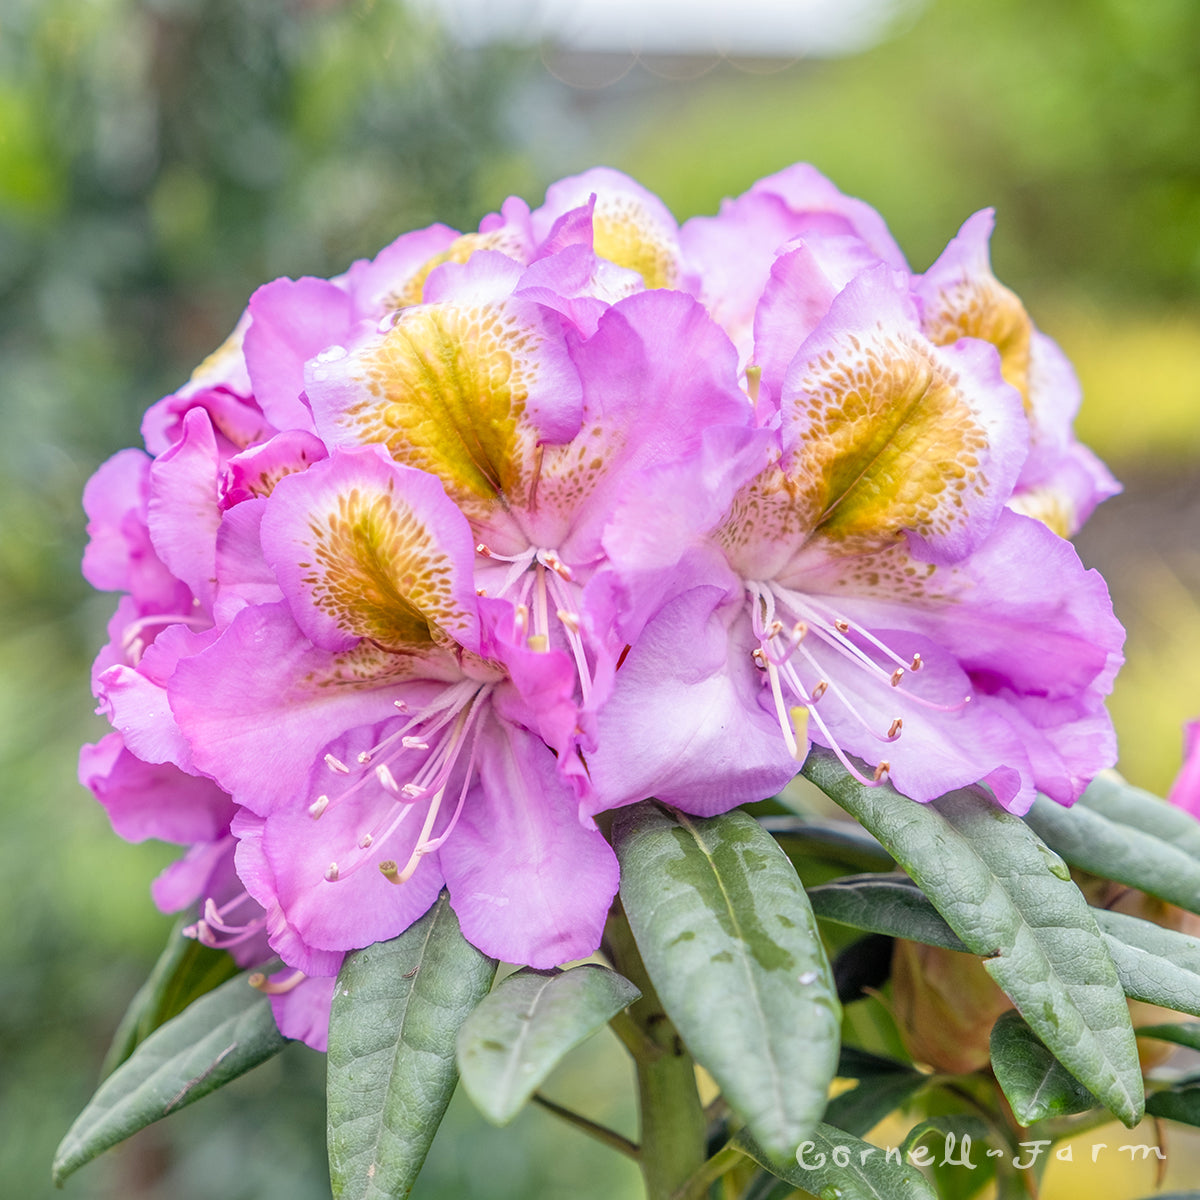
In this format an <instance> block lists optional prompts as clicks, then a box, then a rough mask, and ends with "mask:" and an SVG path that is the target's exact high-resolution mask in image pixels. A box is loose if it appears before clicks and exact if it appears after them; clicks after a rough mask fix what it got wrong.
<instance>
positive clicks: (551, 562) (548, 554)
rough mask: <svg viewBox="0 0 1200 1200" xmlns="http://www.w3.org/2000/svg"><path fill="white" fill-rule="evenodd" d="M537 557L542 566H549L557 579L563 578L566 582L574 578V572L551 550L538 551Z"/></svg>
mask: <svg viewBox="0 0 1200 1200" xmlns="http://www.w3.org/2000/svg"><path fill="white" fill-rule="evenodd" d="M537 559H538V562H540V563H541V564H542V565H543V566H546V567H549V569H550V570H551V571H553V572H554V573H555V575H557V576H558V577H559V579H562V580H565V581H566V582H567V583H571V582H572V581H573V580H574V578H575V572H574V571H572V570H571V568H570V567H568V566H567V564H566V563H565V562H563V560H562V559H561V558H559V557H558V555H557V554H556V553H555V552H554V551H553V550H542V551H540V552H539V553H538V556H537Z"/></svg>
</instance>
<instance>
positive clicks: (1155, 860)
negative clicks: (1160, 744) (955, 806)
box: [1025, 777, 1200, 912]
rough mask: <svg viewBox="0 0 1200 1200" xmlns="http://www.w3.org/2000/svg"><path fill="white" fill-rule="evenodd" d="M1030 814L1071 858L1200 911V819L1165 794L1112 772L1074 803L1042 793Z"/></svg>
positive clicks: (1045, 836) (1076, 863)
mask: <svg viewBox="0 0 1200 1200" xmlns="http://www.w3.org/2000/svg"><path fill="white" fill-rule="evenodd" d="M1025 820H1026V822H1027V823H1028V824H1029V825H1030V826H1031V827H1032V828H1033V830H1034V832H1035V833H1036V834H1037V835H1038V836H1039V837H1040V838H1041V839H1042V840H1043V841H1044V842H1045V843H1046V844H1047V845H1048V846H1050V847H1051V849H1053V850H1055V851H1057V852H1058V853H1059V854H1061V855H1062V856H1063V858H1064V859H1066V861H1067V862H1069V863H1070V864H1071V866H1073V867H1078V868H1080V869H1081V870H1084V871H1089V872H1091V874H1093V875H1099V876H1101V877H1103V878H1105V879H1114V880H1116V881H1117V882H1118V883H1124V884H1127V885H1128V886H1129V887H1135V888H1139V889H1140V890H1141V891H1143V892H1147V893H1149V894H1150V895H1151V896H1157V897H1158V898H1159V899H1160V900H1165V901H1167V902H1168V903H1170V904H1177V905H1179V907H1180V908H1186V909H1188V910H1189V911H1191V912H1200V857H1197V855H1198V854H1200V822H1197V821H1196V819H1195V818H1194V817H1192V816H1189V815H1188V814H1187V813H1185V812H1183V811H1181V810H1180V809H1177V808H1173V807H1172V806H1171V805H1169V804H1167V802H1166V801H1165V800H1160V799H1159V798H1158V797H1157V796H1152V795H1151V794H1150V793H1149V792H1143V791H1142V790H1141V789H1140V788H1133V787H1130V786H1129V785H1128V784H1126V783H1125V782H1124V781H1123V780H1121V779H1119V777H1118V778H1113V779H1107V778H1106V779H1103V780H1097V782H1096V783H1093V784H1092V786H1091V787H1090V788H1088V790H1087V792H1085V793H1084V796H1083V798H1082V799H1081V800H1080V801H1079V803H1078V804H1075V805H1074V806H1072V807H1071V808H1063V806H1062V805H1061V804H1055V803H1054V801H1052V800H1047V799H1046V797H1045V796H1039V797H1038V799H1037V802H1036V803H1035V804H1034V806H1033V808H1032V809H1031V810H1030V812H1029V814H1028V816H1027V817H1026V818H1025Z"/></svg>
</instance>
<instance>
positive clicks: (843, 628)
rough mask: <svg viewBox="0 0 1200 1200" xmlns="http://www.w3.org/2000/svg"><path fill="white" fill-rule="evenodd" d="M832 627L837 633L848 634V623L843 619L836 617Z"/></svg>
mask: <svg viewBox="0 0 1200 1200" xmlns="http://www.w3.org/2000/svg"><path fill="white" fill-rule="evenodd" d="M833 627H834V629H836V630H837V631H838V633H849V632H850V622H849V621H847V620H846V618H845V617H838V618H837V620H836V621H834V623H833Z"/></svg>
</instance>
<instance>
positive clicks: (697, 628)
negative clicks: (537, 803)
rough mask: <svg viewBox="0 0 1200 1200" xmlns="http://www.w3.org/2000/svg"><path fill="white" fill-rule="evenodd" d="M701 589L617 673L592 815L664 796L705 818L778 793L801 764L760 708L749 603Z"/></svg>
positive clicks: (591, 765) (596, 767)
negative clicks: (746, 609)
mask: <svg viewBox="0 0 1200 1200" xmlns="http://www.w3.org/2000/svg"><path fill="white" fill-rule="evenodd" d="M727 596H728V593H727V592H726V590H725V589H724V588H719V587H696V588H693V589H692V590H690V591H688V592H686V593H684V594H683V595H682V596H680V597H678V598H677V599H675V600H674V601H673V602H672V603H670V604H668V605H666V606H665V607H664V608H663V609H662V610H661V612H660V613H659V614H658V616H657V617H656V618H655V619H654V620H653V621H651V622H650V624H648V625H647V626H646V629H645V630H644V632H643V633H642V635H641V637H640V638H639V639H638V641H637V642H636V643H635V644H634V645H633V647H632V648H631V649H630V651H629V654H628V656H627V657H626V659H625V661H624V662H623V663H622V664H621V667H620V669H619V670H618V671H617V677H616V685H615V688H614V691H613V694H612V697H611V698H610V699H609V701H608V703H607V704H606V705H605V706H604V708H603V709H601V711H600V714H599V748H598V750H597V752H596V753H594V754H591V755H589V756H588V769H589V772H590V774H591V779H592V784H593V786H594V789H595V796H594V798H593V799H591V800H589V801H586V802H585V809H586V811H588V812H593V813H594V812H600V811H602V810H603V809H606V808H613V807H616V806H618V805H624V804H633V803H635V802H637V801H638V800H643V799H646V798H647V797H650V796H657V797H658V798H659V799H660V800H662V801H664V802H665V803H667V804H671V805H674V806H675V807H676V808H680V809H683V810H684V811H685V812H690V813H695V814H697V815H700V816H711V815H713V814H715V813H720V812H726V811H728V810H729V809H731V808H734V807H736V806H737V805H739V804H747V803H752V802H754V801H757V800H763V799H765V798H767V797H768V796H771V795H774V794H775V793H776V792H778V791H779V790H780V789H781V788H782V787H784V786H785V785H786V784H787V783H788V782H789V780H791V779H792V777H793V776H794V775H795V774H796V772H797V771H798V770H799V764H798V763H797V762H796V760H795V758H793V756H792V755H791V753H790V752H789V751H788V749H787V747H786V745H785V743H784V740H783V737H782V735H781V733H780V729H779V725H778V722H777V721H776V720H775V719H774V717H773V716H772V715H770V714H769V713H768V712H767V711H766V709H765V708H763V707H761V706H760V703H759V696H760V694H761V692H762V685H763V680H762V677H761V675H760V673H759V672H758V671H757V670H756V669H755V667H754V665H753V660H752V659H751V651H752V649H753V641H752V639H751V637H750V634H749V623H748V622H747V621H746V620H744V619H742V614H743V612H744V606H745V601H743V600H741V599H740V598H737V599H735V600H733V601H732V602H730V601H729V600H728V599H727Z"/></svg>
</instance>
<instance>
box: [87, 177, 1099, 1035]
mask: <svg viewBox="0 0 1200 1200" xmlns="http://www.w3.org/2000/svg"><path fill="white" fill-rule="evenodd" d="M989 232H990V217H989V216H988V215H987V214H977V216H976V217H974V218H972V219H971V220H970V221H968V223H967V225H966V226H964V228H963V230H962V232H961V233H960V234H959V236H958V238H956V239H955V241H953V242H952V243H951V245H950V247H948V249H947V251H946V252H945V254H944V255H943V256H942V257H941V258H940V259H939V260H938V262H937V263H935V264H934V266H933V267H932V268H931V269H930V271H929V272H927V273H926V274H925V275H924V276H915V275H913V274H912V273H911V272H910V271H909V269H908V266H907V264H906V263H905V261H904V258H903V256H902V255H901V253H900V251H899V249H898V248H897V247H896V246H895V243H894V242H893V241H892V239H891V236H890V234H889V233H888V232H887V228H886V226H885V225H884V223H883V220H882V218H880V217H879V215H878V214H877V213H875V212H874V210H873V209H871V208H870V207H869V206H867V205H865V204H863V203H862V202H861V201H857V200H853V199H851V198H849V197H846V196H843V195H842V194H841V193H840V192H838V191H837V189H836V188H834V187H833V185H832V184H830V183H829V181H827V180H825V179H824V178H823V177H822V176H820V175H819V174H818V173H817V172H816V171H814V170H813V169H812V168H810V167H797V168H793V169H791V170H789V171H785V172H781V173H780V174H779V175H777V176H774V177H772V178H771V179H768V180H763V181H761V182H760V183H759V184H756V185H755V187H754V188H752V189H751V191H750V192H748V193H747V194H746V195H745V196H743V197H741V198H740V199H738V200H736V201H731V202H729V203H727V205H726V206H724V207H723V209H722V212H721V214H720V215H719V216H717V217H714V218H697V219H694V220H693V221H690V222H688V223H687V224H686V225H685V226H683V228H682V229H681V228H679V227H678V226H677V225H676V223H675V220H674V218H673V217H672V216H671V214H670V213H669V211H668V210H667V209H666V208H665V206H664V205H663V204H662V203H661V201H659V200H658V198H657V197H655V196H653V195H652V194H650V193H649V192H647V191H645V189H643V188H641V187H640V186H639V185H638V184H636V183H635V182H634V181H632V180H630V179H628V178H627V177H625V176H623V175H621V174H620V173H618V172H615V171H611V170H608V169H603V168H602V169H597V170H594V171H589V172H586V173H585V174H583V175H579V176H576V177H573V178H571V179H565V180H562V181H560V182H559V183H557V184H555V185H553V186H552V187H551V188H550V189H549V191H548V193H547V195H546V200H545V203H544V204H543V205H541V206H540V207H538V208H534V209H531V208H530V207H529V206H528V205H527V204H526V203H525V202H524V201H522V200H519V199H516V198H512V199H510V200H508V201H506V202H505V204H504V205H503V206H502V207H501V209H500V211H499V212H498V213H494V214H490V215H489V216H487V217H485V218H484V220H483V221H482V222H481V223H480V226H479V228H478V230H474V231H468V232H459V231H456V230H453V229H449V228H448V227H446V226H441V225H434V226H431V227H429V228H428V229H424V230H419V231H415V232H412V233H408V234H405V235H403V236H402V237H400V238H398V239H397V240H396V241H395V242H394V243H393V244H392V245H391V246H389V247H387V248H385V249H384V250H383V251H382V252H381V253H380V254H379V255H377V256H376V257H375V258H374V259H373V260H371V261H362V262H357V263H355V264H353V265H352V266H351V267H350V268H349V270H347V271H346V272H345V273H344V274H342V275H340V276H338V277H336V278H333V279H315V278H302V279H296V280H292V279H279V280H275V281H274V282H272V283H268V284H266V285H265V286H264V287H262V288H260V289H258V291H256V292H255V293H254V295H253V296H252V297H251V299H250V302H249V304H248V306H247V309H246V312H245V313H244V314H243V316H242V318H241V319H240V320H239V322H238V324H237V326H236V328H235V330H234V332H233V334H232V335H231V337H230V338H229V340H228V341H227V342H226V344H225V345H224V346H223V347H221V348H220V349H219V350H218V351H217V352H216V353H215V354H214V355H212V356H211V357H210V359H208V360H206V362H205V363H203V364H201V366H200V367H199V368H198V369H197V371H196V373H195V374H194V375H193V377H192V379H191V380H190V381H189V382H188V383H187V384H186V385H185V386H184V387H182V388H180V389H179V390H178V391H177V392H175V393H173V394H172V395H170V396H167V397H165V398H164V399H163V400H161V401H159V402H158V404H156V405H154V406H153V407H152V408H151V410H150V412H149V413H148V414H147V416H146V419H145V421H144V423H143V434H144V438H145V442H146V446H147V450H148V452H149V453H148V454H143V453H142V452H140V451H135V450H129V451H123V452H122V453H121V454H119V455H117V456H115V457H114V458H113V459H112V460H110V461H109V463H107V464H105V465H104V466H103V467H102V468H101V469H100V471H98V472H97V475H96V476H95V478H94V479H93V480H92V482H91V483H90V484H89V486H88V490H87V493H86V495H85V507H86V509H87V513H88V517H89V533H90V534H91V538H92V540H91V543H90V545H89V548H88V551H87V556H86V557H85V564H84V569H85V572H86V574H87V575H88V578H89V579H90V580H91V581H92V582H93V583H94V584H95V585H96V586H98V587H103V588H109V589H112V590H116V591H120V592H123V593H125V594H124V595H123V596H122V598H121V599H120V601H119V603H118V608H117V613H116V615H115V616H114V618H113V622H112V624H111V626H110V642H109V644H108V645H107V646H106V647H105V648H104V649H103V650H102V652H101V654H100V656H99V658H98V659H97V662H96V665H95V668H94V688H95V692H96V695H97V698H98V700H99V703H100V710H101V711H102V712H103V713H104V714H105V715H106V716H107V717H108V719H109V721H110V723H111V725H112V727H113V731H114V732H112V733H111V734H109V735H108V737H106V738H105V739H103V740H102V741H101V742H100V743H99V744H98V745H97V746H95V747H88V748H85V751H84V754H83V756H82V758H81V765H80V771H81V779H82V780H83V781H84V782H85V783H86V784H87V785H88V786H89V787H91V788H92V790H93V791H94V792H95V793H96V795H97V796H98V797H99V798H100V799H101V801H102V803H104V805H105V807H106V808H107V810H108V811H109V813H110V816H111V818H112V821H113V824H114V827H115V828H116V829H117V830H118V832H120V833H121V834H122V835H123V836H126V837H129V838H133V839H138V838H143V837H157V838H161V839H163V840H167V841H172V842H176V843H178V844H181V845H184V846H187V847H188V850H187V853H186V855H185V856H184V858H183V859H182V860H181V861H180V862H179V863H178V864H176V865H175V866H174V867H172V868H170V869H169V870H168V871H167V872H166V873H165V874H164V876H163V878H162V879H160V880H159V881H158V883H157V884H156V885H155V891H154V895H155V899H156V901H157V902H158V903H159V904H160V906H162V907H163V908H165V909H170V910H176V909H179V908H185V907H187V906H189V905H193V904H194V905H196V906H197V909H196V914H197V915H196V921H195V923H194V925H193V926H192V927H191V932H192V934H193V935H194V936H196V937H199V938H200V939H201V940H203V941H204V942H205V943H206V944H208V945H212V946H217V947H225V948H228V949H229V950H230V951H231V952H232V953H234V954H235V955H236V956H237V957H238V960H239V962H241V963H243V964H246V965H259V964H263V963H265V962H266V961H267V960H268V959H269V958H270V957H271V956H272V955H275V956H278V958H280V959H282V961H283V963H284V966H283V968H282V969H280V970H276V971H273V973H272V975H271V977H270V978H269V979H264V978H261V977H259V978H258V979H257V986H260V987H261V988H262V989H263V990H264V991H265V992H267V993H268V994H269V995H270V996H271V998H272V1005H273V1008H274V1011H275V1015H276V1019H277V1021H278V1023H279V1027H280V1029H281V1030H283V1032H284V1033H285V1034H286V1035H287V1036H290V1037H298V1038H302V1039H303V1040H305V1041H306V1042H308V1043H309V1044H310V1045H314V1046H317V1047H319V1048H323V1047H324V1044H325V1031H326V1026H327V1022H328V1010H329V1004H330V999H331V996H332V988H333V979H334V977H335V976H336V974H337V971H338V970H339V968H340V966H341V964H342V962H343V960H344V957H345V955H346V954H347V953H348V952H350V951H352V950H355V949H358V948H360V947H363V946H367V945H370V944H372V943H374V942H376V941H380V940H384V939H388V938H392V937H395V936H396V935H398V934H400V933H401V932H403V931H404V930H405V929H406V928H408V926H409V925H410V924H412V922H413V921H414V920H416V919H417V918H418V917H419V916H420V915H421V914H422V913H424V912H425V911H426V910H427V909H428V907H429V906H430V905H431V904H432V903H433V901H434V900H435V898H436V897H437V896H438V894H439V893H440V891H441V890H442V889H443V888H445V889H447V890H448V893H449V896H450V902H451V904H452V905H453V907H454V909H455V912H456V913H457V916H458V920H459V923H460V926H461V928H462V931H463V933H464V935H465V936H466V937H467V938H468V939H469V940H471V941H472V942H473V943H474V944H475V945H476V946H478V947H479V948H480V949H481V950H483V951H484V952H486V953H487V954H489V955H492V956H494V957H497V958H503V959H506V960H509V961H512V962H517V963H523V964H529V965H532V966H534V967H539V968H541V967H550V966H554V965H556V964H559V963H562V962H564V961H568V960H570V959H574V958H578V957H582V956H585V955H587V954H589V953H591V952H592V951H594V950H595V949H596V948H597V946H598V944H599V939H600V933H601V930H602V928H603V924H604V920H605V917H606V914H607V912H608V909H609V906H610V903H611V901H612V897H613V895H614V893H615V890H616V887H617V882H618V880H617V864H616V858H615V856H614V854H613V852H612V850H611V848H610V847H609V845H608V843H607V841H606V840H605V838H604V836H603V835H602V834H601V832H600V830H599V829H598V828H597V826H596V823H595V821H594V817H595V815H596V814H598V813H600V812H602V811H604V810H606V809H610V808H613V807H616V806H619V805H624V804H630V803H634V802H637V801H639V800H642V799H644V798H646V797H648V796H651V795H656V796H658V797H660V798H661V799H663V800H665V801H667V802H668V803H670V804H672V805H675V806H677V807H678V808H680V809H682V810H684V811H687V812H691V813H697V814H703V815H708V814H714V813H719V812H723V811H726V810H727V809H729V808H731V807H733V806H735V805H737V804H741V803H744V802H749V801H754V800H759V799H762V798H764V797H766V796H769V795H771V794H772V793H774V792H775V791H777V790H778V789H779V788H780V787H782V786H783V785H784V784H786V783H787V782H788V780H789V779H790V778H791V777H792V775H793V774H794V772H795V770H796V769H797V760H798V759H802V758H803V755H804V753H805V751H806V749H807V746H808V744H809V739H810V738H811V739H812V740H813V741H817V742H819V743H821V744H823V745H827V746H831V747H832V748H833V749H834V750H835V751H836V752H837V753H838V754H839V755H841V756H842V758H843V761H844V762H845V763H846V765H847V767H848V769H850V770H852V771H854V772H855V773H860V772H861V763H863V762H865V763H866V764H867V771H866V773H865V774H864V775H863V776H862V777H863V778H865V779H866V780H867V781H868V782H871V781H872V776H874V777H876V778H882V777H883V776H884V775H887V776H889V777H890V778H891V779H892V780H893V781H894V782H895V784H896V786H897V787H899V788H900V789H901V790H902V791H904V792H906V793H907V794H909V795H911V796H913V797H914V798H916V799H920V800H925V799H929V798H931V797H933V796H936V795H939V794H941V793H942V792H944V791H946V790H947V789H949V788H952V787H955V786H958V785H960V784H963V783H969V782H974V781H976V780H984V781H986V782H987V783H989V784H990V785H991V787H992V788H993V789H994V791H995V793H996V795H997V797H998V798H999V800H1000V801H1001V802H1002V803H1004V804H1006V805H1007V806H1009V807H1011V808H1014V809H1018V810H1019V809H1022V808H1023V807H1025V806H1026V805H1027V804H1028V802H1029V801H1030V800H1031V798H1032V795H1033V792H1034V790H1035V789H1041V790H1043V791H1046V792H1047V793H1048V794H1049V795H1051V796H1052V797H1053V798H1055V799H1057V800H1059V801H1061V802H1063V803H1069V802H1070V801H1071V800H1073V799H1074V798H1075V796H1076V795H1077V794H1078V791H1079V790H1080V788H1081V787H1082V786H1083V784H1084V783H1085V782H1086V780H1087V779H1088V778H1090V776H1091V774H1093V773H1094V772H1095V771H1096V770H1097V769H1099V768H1100V767H1103V766H1106V765H1108V764H1109V763H1110V762H1111V758H1112V737H1111V728H1110V726H1109V724H1108V720H1107V717H1106V716H1105V715H1104V712H1103V707H1102V703H1101V701H1102V698H1103V695H1104V694H1105V693H1106V692H1107V690H1108V687H1109V684H1110V683H1111V678H1112V674H1113V672H1114V671H1115V669H1116V666H1117V664H1118V663H1119V660H1120V655H1119V648H1120V641H1121V634H1120V629H1119V626H1117V625H1116V623H1115V621H1114V620H1113V619H1112V615H1111V610H1110V608H1109V607H1108V601H1107V593H1106V591H1105V589H1104V586H1103V584H1102V582H1101V581H1100V580H1099V579H1098V578H1097V577H1096V576H1094V575H1092V574H1090V573H1087V572H1084V571H1083V569H1082V567H1081V566H1080V565H1079V563H1078V560H1077V559H1076V558H1075V556H1074V553H1073V551H1072V550H1071V548H1070V546H1069V544H1068V543H1066V542H1065V541H1063V540H1062V538H1061V537H1059V536H1057V533H1055V532H1052V531H1051V528H1048V527H1047V526H1050V527H1052V528H1053V529H1055V530H1057V531H1058V532H1060V533H1065V532H1068V531H1070V530H1072V529H1074V528H1075V527H1077V525H1078V523H1079V522H1080V521H1082V520H1083V519H1084V518H1085V517H1086V515H1087V513H1088V512H1089V511H1090V507H1091V506H1092V505H1093V504H1094V503H1095V502H1096V501H1097V500H1098V499H1100V498H1102V496H1103V495H1104V494H1106V493H1107V491H1111V490H1112V484H1111V480H1109V478H1108V476H1107V474H1106V473H1105V472H1104V470H1103V468H1102V467H1100V465H1099V464H1098V463H1096V462H1095V460H1094V459H1092V458H1091V456H1090V455H1089V454H1088V453H1087V452H1086V451H1085V450H1083V449H1082V448H1081V447H1079V446H1078V445H1077V444H1076V443H1075V442H1074V440H1073V437H1072V435H1071V432H1070V423H1071V419H1072V417H1073V415H1074V405H1075V403H1076V402H1077V399H1078V397H1077V391H1076V390H1073V389H1074V383H1073V376H1071V375H1070V370H1069V367H1067V366H1066V364H1065V361H1064V360H1062V358H1061V355H1059V354H1058V352H1057V350H1056V349H1055V348H1054V347H1053V345H1052V343H1049V342H1048V340H1046V339H1044V338H1043V337H1042V335H1040V334H1039V333H1037V331H1036V330H1034V329H1033V327H1032V325H1030V324H1029V323H1028V318H1027V317H1025V316H1024V310H1023V309H1022V308H1021V307H1020V304H1019V302H1018V301H1016V298H1015V297H1013V296H1012V294H1011V293H1010V292H1007V290H1006V289H1004V288H1003V287H1002V286H1001V285H1000V284H998V283H997V282H996V281H995V279H994V278H993V277H992V275H991V272H990V267H989V266H988V261H987V237H988V234H989ZM1020 513H1029V514H1033V515H1036V516H1038V517H1040V518H1042V519H1043V520H1045V522H1046V524H1041V523H1039V522H1038V521H1035V520H1032V519H1030V517H1029V516H1026V515H1018V514H1020Z"/></svg>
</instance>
